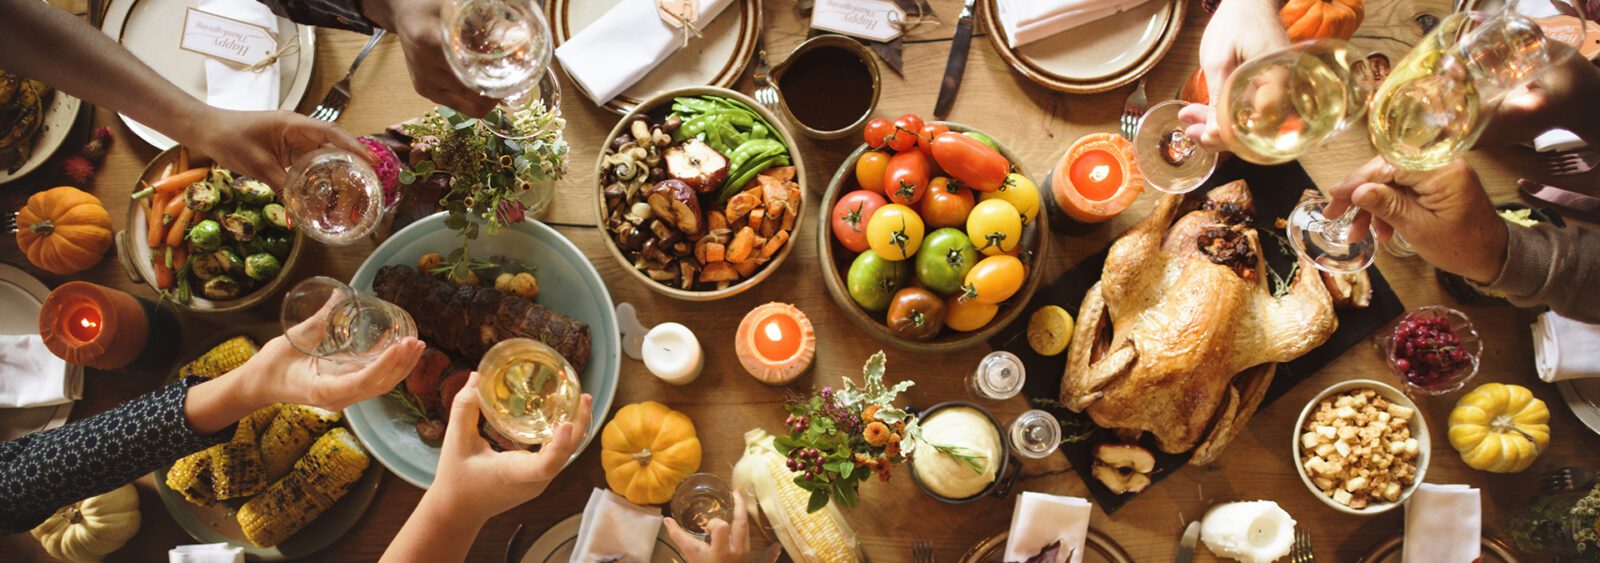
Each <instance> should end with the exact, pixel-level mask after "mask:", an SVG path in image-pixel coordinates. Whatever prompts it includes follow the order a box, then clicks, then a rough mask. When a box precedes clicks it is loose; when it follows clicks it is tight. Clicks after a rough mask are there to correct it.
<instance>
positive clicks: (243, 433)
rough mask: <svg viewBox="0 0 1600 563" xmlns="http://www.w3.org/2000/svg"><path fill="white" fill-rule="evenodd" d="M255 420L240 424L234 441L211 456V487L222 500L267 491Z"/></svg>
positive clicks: (234, 435)
mask: <svg viewBox="0 0 1600 563" xmlns="http://www.w3.org/2000/svg"><path fill="white" fill-rule="evenodd" d="M255 418H256V417H255V416H254V415H252V416H247V417H245V418H244V419H243V420H240V421H239V427H238V429H236V430H235V431H234V433H233V439H232V440H229V441H228V442H226V443H223V444H221V449H219V450H217V451H216V452H214V453H213V454H212V456H211V484H212V490H213V492H215V494H216V496H217V498H218V499H221V500H227V499H231V498H239V497H247V496H250V495H253V494H256V493H259V492H261V490H262V489H265V488H266V487H267V473H266V469H265V468H264V467H263V466H262V464H261V446H260V445H259V444H258V443H257V441H256V427H255Z"/></svg>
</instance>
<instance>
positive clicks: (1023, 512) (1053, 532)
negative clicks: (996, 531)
mask: <svg viewBox="0 0 1600 563" xmlns="http://www.w3.org/2000/svg"><path fill="white" fill-rule="evenodd" d="M1089 507H1090V504H1089V501H1088V500H1085V499H1082V498H1078V497H1064V496H1057V495H1047V494H1044V493H1035V492H1030V491H1023V493H1022V495H1020V496H1018V497H1017V504H1016V507H1015V508H1013V509H1012V511H1011V531H1010V533H1008V534H1007V535H1006V557H1005V560H1006V561H1027V560H1028V558H1029V557H1033V556H1035V555H1038V554H1039V552H1040V551H1042V550H1043V549H1044V548H1045V547H1047V546H1049V545H1050V544H1052V543H1055V542H1057V541H1059V542H1061V550H1060V551H1059V552H1057V556H1056V563H1065V562H1066V561H1068V559H1067V554H1068V553H1071V554H1072V559H1071V561H1072V563H1078V562H1080V561H1082V560H1083V541H1084V538H1085V537H1087V536H1088V534H1089V512H1090V510H1089Z"/></svg>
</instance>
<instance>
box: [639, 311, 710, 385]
mask: <svg viewBox="0 0 1600 563" xmlns="http://www.w3.org/2000/svg"><path fill="white" fill-rule="evenodd" d="M642 354H643V355H644V367H645V369H648V370H650V373H652V374H655V376H656V377H659V378H661V380H662V381H665V382H667V383H670V384H673V385H683V384H686V383H689V382H691V381H694V380H695V378H697V377H700V368H701V367H702V366H703V365H704V364H705V358H704V357H703V355H702V354H701V352H700V341H699V340H696V339H695V337H694V332H692V331H690V330H689V327H686V326H683V325H681V324H678V323H661V324H658V325H656V326H655V328H652V329H650V332H648V333H646V334H645V335H644V346H643V350H642Z"/></svg>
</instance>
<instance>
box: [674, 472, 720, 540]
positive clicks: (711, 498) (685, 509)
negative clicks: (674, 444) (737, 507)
mask: <svg viewBox="0 0 1600 563" xmlns="http://www.w3.org/2000/svg"><path fill="white" fill-rule="evenodd" d="M733 495H734V492H733V491H732V490H731V489H729V488H728V483H727V482H724V481H723V480H722V478H721V477H717V476H716V475H713V474H711V473H695V474H693V475H690V476H688V477H685V478H684V479H683V481H682V482H680V483H678V488H677V489H674V490H673V491H672V502H671V510H672V519H673V521H675V522H677V523H678V525H679V526H682V527H683V531H685V532H689V534H690V535H693V536H695V537H697V538H700V539H706V538H707V537H708V536H709V535H710V534H709V533H707V532H706V524H710V523H711V521H712V520H719V519H720V520H722V521H723V522H730V523H731V522H733Z"/></svg>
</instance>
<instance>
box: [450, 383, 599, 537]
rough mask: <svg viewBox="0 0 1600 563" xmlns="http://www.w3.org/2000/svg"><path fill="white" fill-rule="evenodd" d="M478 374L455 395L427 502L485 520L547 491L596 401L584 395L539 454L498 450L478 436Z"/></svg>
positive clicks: (580, 438) (585, 427)
mask: <svg viewBox="0 0 1600 563" xmlns="http://www.w3.org/2000/svg"><path fill="white" fill-rule="evenodd" d="M478 377H479V376H478V373H477V372H473V373H472V375H471V377H469V378H468V379H467V383H466V386H464V387H462V388H461V391H460V392H458V393H456V397H455V403H454V404H453V405H452V406H451V407H450V423H449V425H448V426H447V427H446V428H445V433H444V444H443V446H442V451H440V452H439V469H438V472H437V476H436V477H434V479H433V486H432V487H430V488H429V489H428V493H427V495H426V496H425V498H424V499H423V500H424V501H429V499H430V498H431V499H433V500H432V501H431V502H433V503H435V505H436V506H437V507H442V508H441V509H442V510H444V511H445V513H446V514H450V515H452V516H454V517H459V518H466V519H470V520H476V521H484V520H488V519H489V518H490V517H492V516H494V515H496V514H499V513H501V512H505V511H507V510H510V509H512V508H514V507H516V506H517V505H519V504H522V503H524V502H528V501H529V500H532V499H533V498H534V497H537V496H539V494H540V493H543V492H544V489H545V487H547V486H549V485H550V481H552V480H554V479H555V478H556V475H557V474H559V473H561V469H562V468H563V467H566V464H567V460H568V459H569V458H571V457H572V454H573V452H576V451H578V446H579V445H581V444H583V435H584V432H586V431H587V430H588V428H589V418H590V417H589V409H590V408H591V406H592V405H593V403H594V399H593V398H591V397H590V396H589V394H588V393H584V394H583V398H582V399H581V400H580V401H579V404H578V410H577V412H576V413H574V416H573V420H572V421H571V422H568V423H566V424H563V425H561V427H559V428H556V430H555V433H554V434H555V436H554V438H552V439H551V440H550V441H549V442H545V444H544V446H543V447H541V448H539V451H538V452H530V451H527V450H511V451H504V452H497V451H495V450H494V448H493V447H491V446H490V445H489V442H488V441H487V440H485V439H484V438H483V436H481V435H479V434H478V416H479V410H480V408H481V407H480V405H479V403H478Z"/></svg>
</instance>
